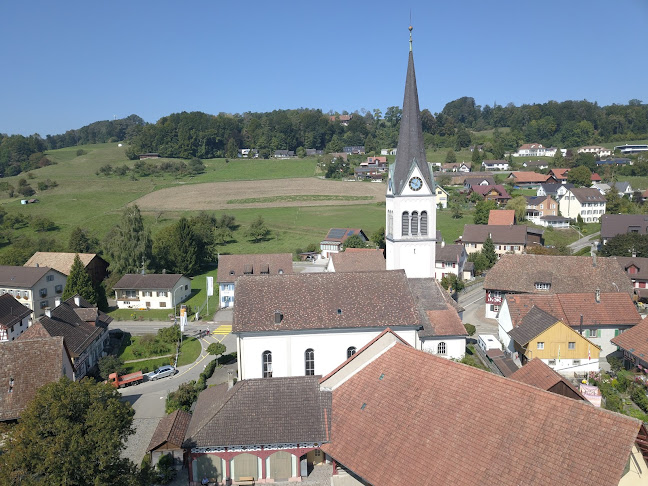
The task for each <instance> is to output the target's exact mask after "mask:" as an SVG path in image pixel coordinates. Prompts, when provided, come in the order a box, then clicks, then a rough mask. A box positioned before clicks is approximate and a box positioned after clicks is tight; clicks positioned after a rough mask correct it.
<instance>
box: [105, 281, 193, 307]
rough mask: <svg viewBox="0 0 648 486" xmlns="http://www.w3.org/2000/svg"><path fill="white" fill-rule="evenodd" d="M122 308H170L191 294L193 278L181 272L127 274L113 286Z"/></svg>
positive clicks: (118, 305)
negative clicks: (190, 278)
mask: <svg viewBox="0 0 648 486" xmlns="http://www.w3.org/2000/svg"><path fill="white" fill-rule="evenodd" d="M113 288H114V289H115V297H116V299H117V307H119V308H120V309H141V310H146V309H169V310H170V311H171V312H173V310H174V307H175V306H176V305H177V304H179V303H180V302H182V301H183V300H185V299H186V298H187V297H189V296H190V295H191V280H189V278H187V277H185V276H184V275H180V274H173V273H163V274H155V273H149V274H146V275H140V274H126V275H124V276H123V277H122V278H121V279H120V280H119V282H117V283H116V284H115V286H114V287H113Z"/></svg>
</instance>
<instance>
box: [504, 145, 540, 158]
mask: <svg viewBox="0 0 648 486" xmlns="http://www.w3.org/2000/svg"><path fill="white" fill-rule="evenodd" d="M545 151H546V149H545V148H544V147H543V146H542V144H540V143H525V144H523V145H522V146H521V147H520V148H519V149H518V150H517V152H515V153H514V154H511V155H513V157H544V156H545Z"/></svg>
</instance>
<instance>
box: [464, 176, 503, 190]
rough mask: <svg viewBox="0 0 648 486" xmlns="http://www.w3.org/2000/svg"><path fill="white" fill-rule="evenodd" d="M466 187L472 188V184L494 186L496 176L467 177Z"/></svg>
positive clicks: (465, 180)
mask: <svg viewBox="0 0 648 486" xmlns="http://www.w3.org/2000/svg"><path fill="white" fill-rule="evenodd" d="M463 185H464V189H470V188H471V187H472V186H494V185H495V178H494V177H493V176H490V175H487V176H481V177H480V176H473V175H471V176H470V177H466V178H465V179H464V181H463Z"/></svg>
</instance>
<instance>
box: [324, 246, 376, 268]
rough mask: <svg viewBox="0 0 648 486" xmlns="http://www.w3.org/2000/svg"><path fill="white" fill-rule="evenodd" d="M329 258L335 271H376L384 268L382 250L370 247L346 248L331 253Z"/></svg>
mask: <svg viewBox="0 0 648 486" xmlns="http://www.w3.org/2000/svg"><path fill="white" fill-rule="evenodd" d="M353 250H359V251H353ZM331 260H333V267H334V268H335V271H336V272H377V271H381V270H385V268H386V263H385V254H384V253H383V251H382V250H374V249H371V248H347V249H346V251H343V252H341V253H333V254H331Z"/></svg>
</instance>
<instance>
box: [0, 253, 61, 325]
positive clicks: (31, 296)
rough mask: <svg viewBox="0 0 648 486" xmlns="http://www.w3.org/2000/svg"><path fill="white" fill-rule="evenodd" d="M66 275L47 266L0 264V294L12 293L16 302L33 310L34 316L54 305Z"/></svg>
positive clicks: (40, 314) (38, 315)
mask: <svg viewBox="0 0 648 486" xmlns="http://www.w3.org/2000/svg"><path fill="white" fill-rule="evenodd" d="M66 282H67V277H66V276H65V275H64V274H63V273H61V272H59V271H58V270H54V269H53V268H48V267H15V266H5V265H2V266H0V295H2V294H10V295H13V296H14V297H15V298H16V300H17V301H18V302H20V303H21V304H23V305H24V306H27V307H29V308H30V309H31V310H32V311H34V316H33V317H34V318H37V317H40V316H42V315H44V314H45V309H47V308H50V307H54V305H55V300H56V298H59V299H60V297H61V295H62V294H63V289H65V283H66Z"/></svg>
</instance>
